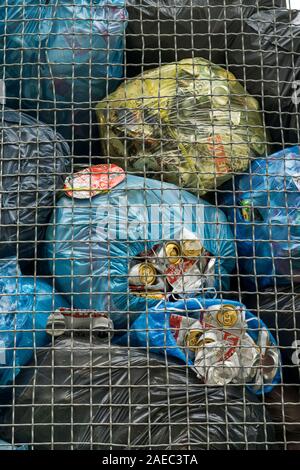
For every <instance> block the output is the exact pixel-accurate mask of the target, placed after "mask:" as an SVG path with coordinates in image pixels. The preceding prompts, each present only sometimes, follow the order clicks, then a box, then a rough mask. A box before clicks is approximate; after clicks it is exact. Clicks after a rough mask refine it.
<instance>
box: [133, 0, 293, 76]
mask: <svg viewBox="0 0 300 470" xmlns="http://www.w3.org/2000/svg"><path fill="white" fill-rule="evenodd" d="M274 1H275V4H274ZM284 4H285V1H284V0H262V1H257V0H244V1H243V2H241V0H225V2H224V0H213V1H211V0H128V1H127V2H126V8H127V11H128V15H129V17H128V26H127V30H126V51H125V62H126V64H127V76H134V75H137V74H138V73H140V72H141V70H142V66H143V69H146V68H154V67H156V66H157V65H162V64H163V63H169V62H177V61H179V60H181V59H185V58H187V57H194V56H195V57H203V58H205V59H208V60H210V61H211V62H215V63H216V64H218V65H222V64H225V51H226V48H227V44H226V41H227V40H228V38H229V34H232V33H236V34H239V33H240V31H241V30H242V22H243V18H246V17H248V16H250V15H251V14H252V13H255V12H256V11H257V9H258V8H259V9H264V8H270V7H273V6H285V5H284ZM144 65H145V67H144Z"/></svg>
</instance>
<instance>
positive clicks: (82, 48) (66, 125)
mask: <svg viewBox="0 0 300 470" xmlns="http://www.w3.org/2000/svg"><path fill="white" fill-rule="evenodd" d="M126 18H127V13H126V10H125V8H124V1H123V0H109V1H107V0H94V1H93V2H91V1H90V0H39V1H36V0H26V2H24V0H10V1H9V4H8V5H5V4H2V5H1V6H0V64H1V66H0V78H2V77H3V78H4V79H5V85H6V94H7V104H8V105H9V106H10V107H12V108H16V109H22V110H26V109H28V110H33V111H38V119H40V120H41V121H43V122H46V123H48V124H55V125H56V126H58V127H57V130H59V132H60V133H61V134H62V135H63V136H64V137H65V138H67V139H69V138H71V137H72V129H71V127H70V124H71V123H72V124H73V123H75V124H77V125H76V126H75V127H74V134H75V136H77V137H82V138H87V136H86V132H88V131H86V129H83V131H82V126H81V125H80V123H88V122H90V116H89V111H87V108H89V109H92V108H93V107H94V103H96V102H98V101H99V100H100V99H102V98H103V97H104V96H105V95H106V94H107V93H109V92H110V91H113V90H114V88H115V87H117V85H118V84H119V79H120V78H121V77H122V74H123V67H122V64H123V43H124V31H125V27H126ZM54 109H55V111H54ZM84 109H86V111H85V112H84ZM81 131H82V132H83V134H81Z"/></svg>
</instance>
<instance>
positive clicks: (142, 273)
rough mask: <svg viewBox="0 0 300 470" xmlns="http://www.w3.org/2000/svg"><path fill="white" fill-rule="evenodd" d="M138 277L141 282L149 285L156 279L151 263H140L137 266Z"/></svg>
mask: <svg viewBox="0 0 300 470" xmlns="http://www.w3.org/2000/svg"><path fill="white" fill-rule="evenodd" d="M139 277H140V281H141V282H142V284H144V285H145V286H147V285H148V286H149V285H150V286H151V285H152V284H154V282H155V279H156V269H155V267H154V266H153V264H151V263H141V264H140V266H139Z"/></svg>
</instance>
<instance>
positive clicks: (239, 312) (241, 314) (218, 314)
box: [204, 303, 247, 336]
mask: <svg viewBox="0 0 300 470" xmlns="http://www.w3.org/2000/svg"><path fill="white" fill-rule="evenodd" d="M204 321H205V323H207V324H208V325H210V326H211V327H214V328H221V329H222V330H223V331H224V332H225V331H227V332H231V333H233V334H234V335H237V336H241V335H242V334H243V333H244V331H246V329H247V323H246V312H245V309H244V307H242V306H235V305H231V304H225V303H224V304H223V303H222V304H216V305H211V306H210V307H208V308H207V309H206V310H205V312H204Z"/></svg>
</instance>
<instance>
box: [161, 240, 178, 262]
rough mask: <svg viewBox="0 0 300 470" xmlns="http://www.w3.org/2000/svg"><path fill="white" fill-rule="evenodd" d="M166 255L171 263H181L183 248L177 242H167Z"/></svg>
mask: <svg viewBox="0 0 300 470" xmlns="http://www.w3.org/2000/svg"><path fill="white" fill-rule="evenodd" d="M165 252H166V257H167V258H168V261H169V263H170V264H178V263H180V256H181V249H180V245H179V243H177V242H167V243H166V244H165Z"/></svg>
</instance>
